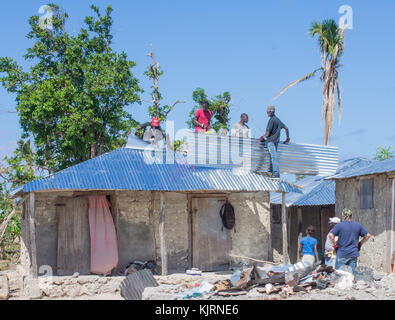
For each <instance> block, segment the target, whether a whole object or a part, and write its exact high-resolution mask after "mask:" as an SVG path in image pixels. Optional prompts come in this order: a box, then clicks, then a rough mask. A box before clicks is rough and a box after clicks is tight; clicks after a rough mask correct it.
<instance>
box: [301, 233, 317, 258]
mask: <svg viewBox="0 0 395 320" xmlns="http://www.w3.org/2000/svg"><path fill="white" fill-rule="evenodd" d="M314 232H315V229H314V227H313V226H312V225H310V226H308V227H307V229H306V236H305V237H303V238H302V239H300V247H299V258H300V259H301V260H302V261H303V262H308V263H310V264H311V265H314V262H318V261H319V259H318V251H317V243H318V242H317V239H316V238H313V236H312V235H313V234H314Z"/></svg>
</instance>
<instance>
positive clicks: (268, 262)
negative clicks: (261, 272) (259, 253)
mask: <svg viewBox="0 0 395 320" xmlns="http://www.w3.org/2000/svg"><path fill="white" fill-rule="evenodd" d="M229 256H231V257H233V258H239V259H245V260H251V261H255V262H260V263H267V264H272V265H279V264H281V263H275V262H270V261H264V260H258V259H254V258H250V257H245V256H238V255H235V254H229Z"/></svg>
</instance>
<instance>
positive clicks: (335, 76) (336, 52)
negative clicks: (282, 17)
mask: <svg viewBox="0 0 395 320" xmlns="http://www.w3.org/2000/svg"><path fill="white" fill-rule="evenodd" d="M316 35H317V36H318V43H319V47H320V51H321V67H320V68H317V69H316V70H314V71H313V72H311V73H309V74H307V75H305V76H303V77H302V78H300V79H298V80H295V81H293V82H292V83H290V84H289V85H288V86H286V87H285V88H284V89H282V90H280V91H279V92H278V93H277V94H276V96H275V97H274V98H273V99H276V98H277V97H279V96H280V95H281V94H283V93H284V92H285V91H286V90H288V89H289V88H291V87H293V86H295V85H297V84H298V83H300V82H303V81H306V80H308V79H310V78H311V77H313V76H314V75H315V74H316V73H317V72H319V71H321V76H320V79H321V81H322V96H323V104H322V119H324V120H325V128H324V144H325V145H328V144H329V138H330V136H331V135H332V128H333V120H334V114H335V98H336V94H337V103H338V110H339V120H340V119H341V108H342V102H341V90H340V82H339V71H338V69H339V67H340V64H339V59H340V57H341V55H342V54H343V52H344V29H343V28H340V27H338V25H337V24H336V22H335V20H333V19H329V20H324V21H323V22H314V23H313V24H312V26H311V28H310V36H311V37H314V36H316Z"/></svg>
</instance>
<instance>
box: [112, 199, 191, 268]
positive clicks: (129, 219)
mask: <svg viewBox="0 0 395 320" xmlns="http://www.w3.org/2000/svg"><path fill="white" fill-rule="evenodd" d="M151 197H152V195H151V191H122V192H119V193H118V206H119V218H118V242H119V245H118V249H119V264H118V267H119V268H120V269H123V268H124V267H126V266H127V265H128V263H130V262H131V261H133V260H151V259H154V258H155V255H156V258H157V259H156V260H157V262H158V263H160V241H159V214H160V198H159V193H157V192H154V193H153V199H154V206H153V216H152V218H153V221H150V215H149V210H150V203H151ZM165 205H166V217H165V234H166V239H165V240H166V247H167V258H168V269H169V271H171V270H178V271H180V270H182V271H184V270H185V269H186V268H187V267H188V210H187V195H186V194H180V193H175V192H167V193H165ZM154 248H155V249H154ZM154 250H155V252H154Z"/></svg>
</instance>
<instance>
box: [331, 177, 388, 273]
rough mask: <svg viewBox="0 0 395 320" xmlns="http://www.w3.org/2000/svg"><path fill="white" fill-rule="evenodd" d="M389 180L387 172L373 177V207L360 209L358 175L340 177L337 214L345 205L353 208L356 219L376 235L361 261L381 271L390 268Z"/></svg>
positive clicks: (337, 189) (364, 264) (370, 241)
mask: <svg viewBox="0 0 395 320" xmlns="http://www.w3.org/2000/svg"><path fill="white" fill-rule="evenodd" d="M387 183H388V178H387V176H386V175H377V176H375V177H374V180H373V192H374V193H373V206H374V208H372V209H360V198H359V180H358V179H357V178H353V179H345V180H336V216H337V217H339V218H341V213H342V211H343V209H344V208H349V209H351V210H352V212H353V220H354V221H356V222H359V223H361V224H362V225H363V226H364V227H365V228H366V229H367V230H368V232H369V233H370V234H371V235H372V237H371V238H370V239H369V241H368V242H367V243H365V244H364V245H363V247H362V249H361V256H360V258H359V262H358V264H359V265H361V266H366V267H370V268H373V269H375V270H377V271H383V272H386V271H387V267H388V261H387V259H388V257H387V250H388V248H387V244H388V243H387V222H386V221H387V215H388V210H387V206H388V204H387Z"/></svg>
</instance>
